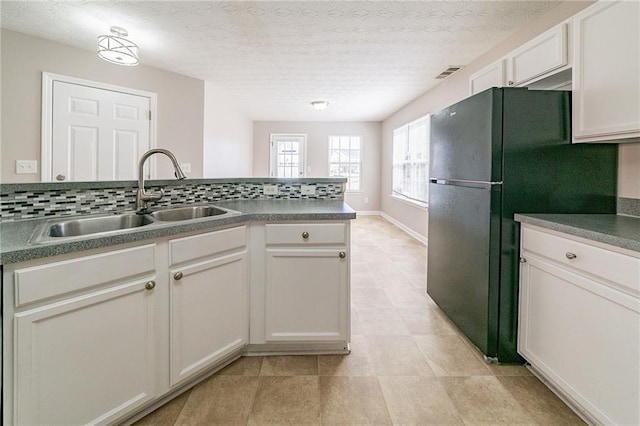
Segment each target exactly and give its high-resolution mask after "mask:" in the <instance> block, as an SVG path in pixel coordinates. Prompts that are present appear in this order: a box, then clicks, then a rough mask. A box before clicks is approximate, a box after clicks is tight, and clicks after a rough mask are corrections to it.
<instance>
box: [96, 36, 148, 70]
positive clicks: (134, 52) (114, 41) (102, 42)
mask: <svg viewBox="0 0 640 426" xmlns="http://www.w3.org/2000/svg"><path fill="white" fill-rule="evenodd" d="M111 33H112V34H113V35H101V36H98V56H100V57H101V58H102V59H104V60H105V61H107V62H111V63H112V64H118V65H126V66H134V65H138V63H139V62H140V61H139V60H138V45H137V44H135V43H134V42H132V41H130V40H127V39H126V38H124V37H126V36H128V35H129V32H128V31H127V30H125V29H124V28H122V27H116V26H113V27H111Z"/></svg>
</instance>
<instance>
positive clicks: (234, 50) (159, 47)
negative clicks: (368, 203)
mask: <svg viewBox="0 0 640 426" xmlns="http://www.w3.org/2000/svg"><path fill="white" fill-rule="evenodd" d="M558 3H559V2H558V1H417V2H415V1H406V2H405V1H393V2H391V1H349V2H343V1H341V2H335V1H289V2H270V1H258V2H245V1H231V2H218V1H195V2H194V1H46V2H38V1H15V2H12V1H2V3H1V9H0V14H1V26H2V27H3V28H7V29H10V30H14V31H18V32H22V33H26V34H29V35H33V36H37V37H42V38H46V39H50V40H53V41H56V42H60V43H64V44H68V45H72V46H76V47H79V48H82V49H87V50H95V48H96V37H97V36H98V35H100V34H108V33H109V27H110V26H112V25H118V26H122V27H125V28H126V29H127V30H128V31H129V37H128V38H129V39H131V40H132V41H134V42H135V43H137V44H138V45H139V46H140V59H141V63H142V64H144V65H148V66H152V67H157V68H161V69H165V70H169V71H173V72H176V73H180V74H185V75H188V76H191V77H195V78H198V79H202V80H206V81H210V82H212V83H214V84H216V85H217V86H219V87H221V88H224V89H226V90H227V91H228V92H229V93H230V94H231V95H233V96H234V97H235V99H236V100H237V104H238V106H240V107H241V108H242V109H244V111H245V112H246V113H247V115H248V116H249V117H250V118H251V119H253V120H286V121H296V120H349V121H351V120H356V121H360V120H365V121H366V120H372V121H378V120H381V119H384V118H386V117H387V116H388V115H390V114H391V113H393V112H394V111H396V110H397V109H399V108H400V107H402V106H403V105H404V104H406V103H408V102H409V101H411V100H413V99H415V98H416V97H418V96H419V95H420V94H422V93H424V92H425V91H427V90H428V89H429V88H431V87H433V86H434V85H436V84H438V82H440V80H436V79H435V77H436V75H438V74H439V73H440V72H441V71H443V70H444V69H445V68H447V67H448V66H450V65H466V64H468V63H470V62H471V61H472V60H473V59H475V58H477V57H478V56H480V55H481V54H483V53H484V52H486V51H487V50H489V49H490V48H492V47H494V46H495V45H497V44H498V43H500V42H501V41H502V40H504V39H506V38H507V37H508V36H509V35H510V34H512V33H513V32H514V31H516V30H517V29H518V28H519V27H521V26H523V25H525V24H527V23H529V22H530V21H532V20H534V19H536V18H537V17H538V16H540V15H541V14H543V13H545V12H546V11H548V10H549V9H551V8H552V7H554V6H556V5H557V4H558ZM318 99H322V100H327V101H329V102H330V105H329V107H328V108H327V109H326V110H325V111H322V112H317V111H315V110H313V109H312V107H311V106H310V102H311V101H313V100H318Z"/></svg>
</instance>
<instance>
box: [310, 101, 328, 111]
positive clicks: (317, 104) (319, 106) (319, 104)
mask: <svg viewBox="0 0 640 426" xmlns="http://www.w3.org/2000/svg"><path fill="white" fill-rule="evenodd" d="M311 105H312V106H313V107H314V108H315V109H316V110H317V111H324V110H325V109H326V108H327V107H328V106H329V102H327V101H313V102H311Z"/></svg>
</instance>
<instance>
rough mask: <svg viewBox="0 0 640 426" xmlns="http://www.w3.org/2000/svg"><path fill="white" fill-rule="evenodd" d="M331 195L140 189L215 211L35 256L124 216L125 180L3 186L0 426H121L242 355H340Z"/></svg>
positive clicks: (128, 194)
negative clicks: (72, 229)
mask: <svg viewBox="0 0 640 426" xmlns="http://www.w3.org/2000/svg"><path fill="white" fill-rule="evenodd" d="M344 183H345V179H340V178H338V179H322V178H315V179H314V178H308V179H284V180H283V179H268V178H267V179H260V178H250V179H234V180H220V179H206V180H205V179H198V180H188V181H181V182H177V181H150V182H149V186H150V187H151V188H152V189H157V188H159V187H163V188H164V190H165V193H166V195H165V197H164V198H163V199H162V200H161V201H160V202H159V203H157V204H151V205H150V211H152V212H162V211H172V210H173V211H175V210H177V209H180V208H182V207H185V206H186V207H189V206H195V205H198V206H201V205H208V206H215V208H218V209H219V210H220V211H221V212H222V214H219V215H216V216H206V217H201V218H195V219H192V218H189V219H186V220H179V221H176V220H173V219H172V220H166V219H165V220H159V219H161V218H164V217H163V216H160V215H158V216H156V217H157V218H158V219H154V218H153V217H152V218H151V219H148V220H145V221H144V223H145V224H144V225H141V226H136V227H133V228H130V229H119V230H116V231H110V232H103V233H97V234H89V235H80V236H78V235H74V236H72V237H51V235H50V234H47V233H46V232H45V234H47V238H46V239H45V241H44V242H41V243H40V242H38V240H37V238H36V237H37V236H38V235H43V234H42V232H43V230H45V231H46V230H47V229H50V227H51V226H53V225H55V223H58V222H60V221H68V220H69V219H75V218H77V217H80V218H90V217H94V216H96V217H105V216H111V215H118V214H120V215H121V214H122V213H123V212H127V211H128V212H130V211H131V210H132V208H131V206H132V203H133V202H134V200H135V183H133V182H124V183H114V182H105V183H65V184H15V185H3V186H2V220H3V221H2V224H1V225H0V226H1V230H2V264H3V282H2V289H3V300H4V305H3V312H2V315H3V360H4V362H3V371H4V374H3V380H4V382H3V389H4V395H3V406H4V407H5V410H3V411H4V414H3V416H4V423H5V424H17V423H20V424H34V423H44V422H47V423H49V422H55V423H67V424H71V423H74V424H76V423H94V422H95V423H99V424H102V423H114V422H121V421H124V420H126V419H127V418H130V417H131V416H133V415H136V414H137V413H140V412H148V411H149V410H152V409H153V408H155V407H157V406H159V405H161V404H162V403H164V402H166V401H167V400H168V399H170V398H173V397H174V396H175V395H177V394H179V393H181V392H183V391H184V390H186V389H188V388H189V387H191V386H193V385H195V384H196V383H198V382H199V381H201V380H203V379H204V378H206V377H208V376H209V375H210V374H213V373H214V372H215V371H217V370H218V369H220V368H222V367H223V366H225V365H227V364H228V363H230V362H232V361H233V360H235V359H237V358H238V357H240V356H243V355H252V354H264V353H293V354H295V353H345V352H348V351H349V346H348V345H349V340H350V327H349V322H350V315H349V306H350V301H349V262H350V256H349V247H350V225H349V221H350V220H351V219H353V218H355V213H354V211H353V210H352V209H351V208H350V207H349V206H348V205H346V204H345V203H344V199H343V192H344ZM265 185H269V186H271V187H273V186H274V185H275V186H276V187H277V190H275V191H273V188H271V191H273V192H276V194H274V195H265V194H264V191H263V189H264V186H265ZM303 187H304V195H303V194H302V193H303V191H302V189H303ZM125 214H126V213H125ZM129 214H130V213H129ZM45 215H46V216H45ZM79 215H81V216H79ZM52 240H53V241H52ZM57 240H59V242H58V241H57Z"/></svg>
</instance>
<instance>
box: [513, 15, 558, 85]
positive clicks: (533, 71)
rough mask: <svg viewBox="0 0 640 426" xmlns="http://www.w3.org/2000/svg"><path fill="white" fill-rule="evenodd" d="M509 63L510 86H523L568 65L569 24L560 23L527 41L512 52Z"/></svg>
mask: <svg viewBox="0 0 640 426" xmlns="http://www.w3.org/2000/svg"><path fill="white" fill-rule="evenodd" d="M509 63H510V68H511V81H509V85H510V86H521V85H523V84H524V83H526V82H528V81H531V80H533V79H535V78H536V77H541V76H543V75H545V74H547V73H551V71H553V70H556V69H558V68H561V67H563V66H565V65H567V63H568V55H567V25H566V24H561V25H558V26H557V27H554V28H552V29H551V30H549V31H547V32H545V33H544V34H541V35H540V36H538V37H536V38H535V39H533V40H531V41H530V42H528V43H526V44H525V45H523V46H522V47H520V48H519V49H517V50H516V51H514V52H513V53H512V54H511V58H509Z"/></svg>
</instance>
